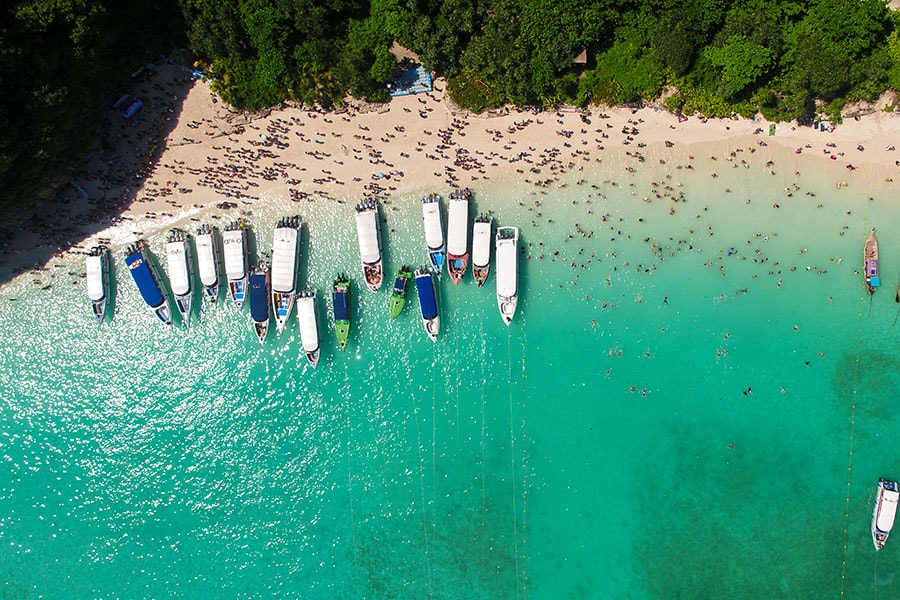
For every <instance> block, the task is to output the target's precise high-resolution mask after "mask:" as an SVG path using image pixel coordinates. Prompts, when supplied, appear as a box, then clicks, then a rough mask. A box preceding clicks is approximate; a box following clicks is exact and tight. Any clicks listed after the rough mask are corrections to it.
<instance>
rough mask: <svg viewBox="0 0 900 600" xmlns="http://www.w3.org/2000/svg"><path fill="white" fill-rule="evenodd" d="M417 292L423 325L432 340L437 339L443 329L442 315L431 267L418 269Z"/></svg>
mask: <svg viewBox="0 0 900 600" xmlns="http://www.w3.org/2000/svg"><path fill="white" fill-rule="evenodd" d="M416 292H417V293H418V295H419V308H420V309H421V310H422V325H424V326H425V333H427V334H428V337H430V338H431V341H432V342H436V341H437V336H438V332H439V331H440V330H441V317H440V315H439V314H438V306H437V291H436V290H435V287H434V278H433V277H432V276H431V269H417V270H416Z"/></svg>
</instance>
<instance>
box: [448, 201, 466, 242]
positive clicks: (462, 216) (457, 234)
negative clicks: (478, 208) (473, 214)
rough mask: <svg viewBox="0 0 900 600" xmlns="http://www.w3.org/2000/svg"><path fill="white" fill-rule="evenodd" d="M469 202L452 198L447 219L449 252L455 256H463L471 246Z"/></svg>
mask: <svg viewBox="0 0 900 600" xmlns="http://www.w3.org/2000/svg"><path fill="white" fill-rule="evenodd" d="M468 221H469V201H468V200H466V199H465V198H452V199H451V200H450V211H449V216H448V217H447V252H448V253H449V254H453V255H454V256H463V255H464V254H465V253H466V251H467V250H468V246H469V227H468Z"/></svg>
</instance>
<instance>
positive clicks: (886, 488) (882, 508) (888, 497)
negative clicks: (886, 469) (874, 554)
mask: <svg viewBox="0 0 900 600" xmlns="http://www.w3.org/2000/svg"><path fill="white" fill-rule="evenodd" d="M898 500H900V490H898V488H897V482H896V481H890V480H888V479H879V480H878V493H877V494H875V512H874V513H873V514H872V541H873V542H874V543H875V550H876V551H878V550H881V549H882V548H884V545H885V544H886V543H887V540H888V536H889V535H890V534H891V529H893V527H894V518H895V517H896V516H897V502H898Z"/></svg>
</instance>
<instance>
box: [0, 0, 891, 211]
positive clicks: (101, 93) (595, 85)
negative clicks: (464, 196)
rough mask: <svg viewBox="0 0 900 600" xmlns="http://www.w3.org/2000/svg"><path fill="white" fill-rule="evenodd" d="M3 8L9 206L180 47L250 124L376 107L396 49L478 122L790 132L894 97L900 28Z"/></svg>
mask: <svg viewBox="0 0 900 600" xmlns="http://www.w3.org/2000/svg"><path fill="white" fill-rule="evenodd" d="M4 11H5V13H6V14H5V15H4V17H3V19H2V21H0V44H2V52H0V81H2V82H3V88H4V91H3V95H2V96H0V186H2V187H0V189H3V190H6V192H7V194H8V193H9V191H10V190H15V191H16V193H20V192H24V191H25V190H28V189H32V188H33V187H34V186H35V185H36V184H37V183H38V182H39V181H40V178H41V176H42V175H44V174H46V173H48V172H50V171H52V170H53V169H57V168H59V166H60V165H62V164H64V162H65V160H66V159H67V158H68V157H70V156H71V155H72V153H73V151H77V150H78V149H79V148H81V147H83V146H84V144H85V142H86V141H87V140H88V139H90V136H91V135H93V133H94V132H93V130H92V128H91V126H90V124H91V123H92V122H94V121H95V120H96V115H98V114H102V110H103V108H105V106H106V105H107V104H108V102H109V100H110V98H111V97H112V95H114V94H115V93H116V91H117V90H120V89H121V86H122V85H123V84H125V83H127V80H128V74H129V73H130V72H131V71H132V70H133V69H134V68H135V67H136V66H139V65H141V64H143V63H144V62H147V61H148V60H152V59H153V58H154V57H155V56H157V55H158V54H159V53H160V52H166V51H168V50H169V49H171V48H172V47H174V46H176V45H179V44H182V45H187V46H188V47H189V48H190V49H191V50H193V51H194V52H195V53H196V54H197V56H198V57H199V58H200V60H202V61H203V62H204V63H205V64H206V65H207V68H208V70H209V73H210V75H211V77H212V81H213V86H214V89H215V90H216V91H217V92H218V93H219V95H220V96H221V97H222V98H223V99H224V100H226V101H227V102H229V103H231V104H232V105H234V106H236V107H238V108H243V109H250V110H254V109H258V108H261V107H264V106H269V105H273V104H276V103H278V102H280V101H282V100H285V99H293V100H299V101H302V102H305V103H307V104H310V105H312V104H319V105H323V106H331V105H334V104H340V103H341V102H342V99H343V98H344V96H345V93H346V92H347V91H349V92H350V93H352V94H353V95H354V96H356V97H360V98H367V99H369V100H374V101H378V100H384V99H385V98H386V94H385V83H386V82H387V81H388V80H389V79H390V77H391V75H392V74H393V72H394V70H395V67H396V65H395V61H394V59H393V57H392V55H391V54H390V52H389V51H388V49H389V47H390V45H391V43H392V42H393V41H397V42H399V43H400V44H401V45H403V46H405V47H407V48H409V49H411V50H413V51H414V52H416V53H417V54H418V55H419V57H420V58H421V60H422V61H423V63H424V64H425V66H426V67H427V68H428V69H430V70H432V71H433V72H435V73H436V74H437V75H443V76H446V77H447V78H448V84H447V87H448V92H449V94H450V95H451V97H452V99H453V100H454V101H455V102H457V103H458V104H459V105H461V106H463V107H466V108H470V109H472V110H476V111H481V110H485V109H489V108H493V107H497V106H500V105H502V104H504V103H515V104H518V105H529V104H535V105H542V106H548V107H549V106H554V105H557V104H560V103H570V104H575V105H578V106H586V105H589V104H601V103H607V104H622V103H638V102H641V101H643V100H653V99H657V98H659V97H660V96H661V95H662V94H663V91H664V90H667V89H669V90H671V89H675V90H677V91H676V92H675V93H673V94H671V95H668V96H667V97H666V99H665V105H666V107H667V108H669V109H670V110H673V111H677V110H683V111H685V112H688V113H693V112H699V113H702V114H704V115H706V116H710V117H712V116H728V115H732V114H735V113H737V114H742V115H751V114H754V113H756V112H757V111H762V113H763V115H764V116H765V117H766V118H768V119H772V120H788V119H794V118H798V117H802V116H805V115H811V114H812V113H813V112H815V101H816V100H817V99H819V100H823V101H824V102H825V103H826V105H825V108H824V110H826V111H828V112H830V113H831V114H833V115H834V116H835V117H837V116H838V115H839V113H840V110H841V108H842V107H843V106H844V104H845V103H846V102H847V101H854V100H859V99H864V100H870V99H874V98H876V97H877V96H879V95H880V94H881V93H882V92H884V91H885V90H886V89H889V88H892V89H900V16H898V14H897V13H895V12H893V11H890V10H888V9H887V6H886V3H885V2H882V1H880V0H552V1H550V0H318V1H317V0H155V1H154V2H151V3H132V2H124V1H121V0H120V1H116V0H30V1H19V2H13V3H12V6H10V7H8V8H6V9H4ZM585 50H586V51H587V52H586V55H587V62H586V63H585V64H574V63H573V58H574V57H575V56H577V55H579V54H580V53H582V51H585ZM4 195H6V194H4Z"/></svg>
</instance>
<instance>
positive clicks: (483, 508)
mask: <svg viewBox="0 0 900 600" xmlns="http://www.w3.org/2000/svg"><path fill="white" fill-rule="evenodd" d="M478 322H479V323H480V324H481V331H480V333H479V336H478V339H480V340H481V354H480V356H481V531H482V533H484V527H485V517H486V515H487V490H486V486H485V466H484V448H485V443H484V434H485V420H484V408H485V393H486V392H485V387H487V379H486V377H485V368H486V365H485V358H484V357H485V356H487V352H486V349H487V342H486V341H485V339H484V306H483V305H482V309H481V318H480V319H478Z"/></svg>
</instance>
